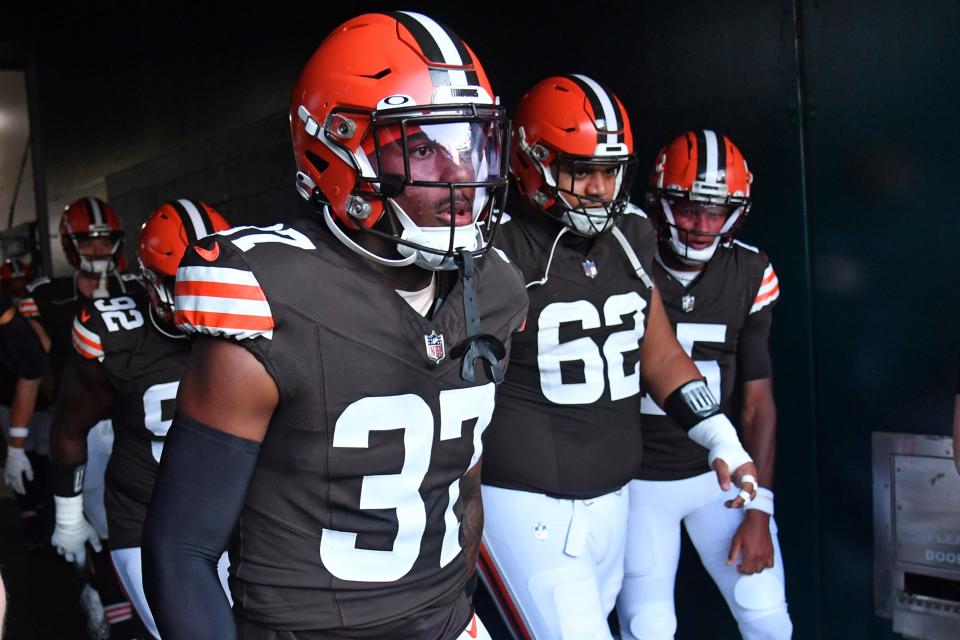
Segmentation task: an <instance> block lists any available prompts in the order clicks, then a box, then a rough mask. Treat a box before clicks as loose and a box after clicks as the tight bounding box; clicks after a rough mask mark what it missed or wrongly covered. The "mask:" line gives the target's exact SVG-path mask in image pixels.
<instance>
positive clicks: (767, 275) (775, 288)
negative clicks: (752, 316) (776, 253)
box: [750, 264, 780, 313]
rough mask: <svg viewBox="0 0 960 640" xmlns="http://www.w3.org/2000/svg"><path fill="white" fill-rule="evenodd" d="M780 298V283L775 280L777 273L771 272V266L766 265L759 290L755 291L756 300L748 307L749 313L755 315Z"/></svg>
mask: <svg viewBox="0 0 960 640" xmlns="http://www.w3.org/2000/svg"><path fill="white" fill-rule="evenodd" d="M779 297H780V281H779V280H777V273H776V272H775V271H774V270H773V265H772V264H768V265H767V268H766V269H764V271H763V280H762V281H761V282H760V289H759V290H758V291H757V298H756V299H755V300H754V301H753V306H752V307H750V313H756V312H757V311H760V309H763V308H764V307H765V306H767V305H768V304H773V302H774V301H775V300H776V299H777V298H779Z"/></svg>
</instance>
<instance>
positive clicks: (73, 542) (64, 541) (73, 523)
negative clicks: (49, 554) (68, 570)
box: [50, 495, 103, 565]
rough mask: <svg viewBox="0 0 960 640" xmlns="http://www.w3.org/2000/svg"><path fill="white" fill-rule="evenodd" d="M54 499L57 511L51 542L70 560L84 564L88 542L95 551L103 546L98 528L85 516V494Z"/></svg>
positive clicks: (58, 551)
mask: <svg viewBox="0 0 960 640" xmlns="http://www.w3.org/2000/svg"><path fill="white" fill-rule="evenodd" d="M53 500H54V503H55V505H56V509H57V513H56V524H55V525H54V527H53V537H52V538H51V540H50V543H51V544H52V545H53V546H54V547H56V548H57V553H59V554H60V555H62V556H63V557H64V558H66V559H67V561H68V562H73V563H75V564H78V565H82V564H84V563H85V562H86V559H87V546H86V545H87V543H88V542H89V543H90V546H92V547H93V549H94V551H100V550H101V549H102V548H103V547H102V546H101V545H100V536H98V535H97V530H96V529H94V528H93V525H91V524H90V523H89V522H87V519H86V518H84V517H83V496H82V495H81V496H71V497H69V498H67V497H63V496H54V497H53Z"/></svg>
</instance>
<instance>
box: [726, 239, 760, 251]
mask: <svg viewBox="0 0 960 640" xmlns="http://www.w3.org/2000/svg"><path fill="white" fill-rule="evenodd" d="M733 244H734V245H736V246H738V247H742V248H743V249H746V250H747V251H753V252H754V253H760V249H757V248H756V247H755V246H753V245H752V244H747V243H746V242H741V241H739V240H734V241H733Z"/></svg>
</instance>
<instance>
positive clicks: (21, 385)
mask: <svg viewBox="0 0 960 640" xmlns="http://www.w3.org/2000/svg"><path fill="white" fill-rule="evenodd" d="M40 381H41V378H34V379H33V380H28V379H26V378H19V379H17V383H16V385H15V386H14V389H13V400H12V401H11V403H10V425H11V426H13V427H28V426H29V425H30V420H31V419H32V418H33V411H34V409H35V408H36V406H37V394H39V393H40ZM25 441H26V438H23V437H14V436H13V435H11V436H10V444H11V445H13V446H14V447H23V445H24V442H25Z"/></svg>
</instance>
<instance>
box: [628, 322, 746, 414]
mask: <svg viewBox="0 0 960 640" xmlns="http://www.w3.org/2000/svg"><path fill="white" fill-rule="evenodd" d="M726 340H727V325H725V324H707V323H702V322H678V323H677V342H679V343H680V346H681V347H683V350H684V351H686V352H687V355H688V356H690V358H691V359H692V358H693V345H694V343H695V342H720V343H722V342H726ZM693 364H695V365H697V369H699V370H700V373H702V374H703V377H704V378H706V379H707V387H709V389H710V393H712V394H713V397H714V398H716V399H717V400H720V398H721V397H722V396H721V395H720V363H718V362H717V361H716V360H694V361H693ZM640 413H645V414H647V415H651V416H662V415H664V412H663V409H661V408H660V407H658V406H657V403H656V402H654V401H653V398H651V397H650V396H649V395H648V394H644V396H643V398H641V399H640Z"/></svg>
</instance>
